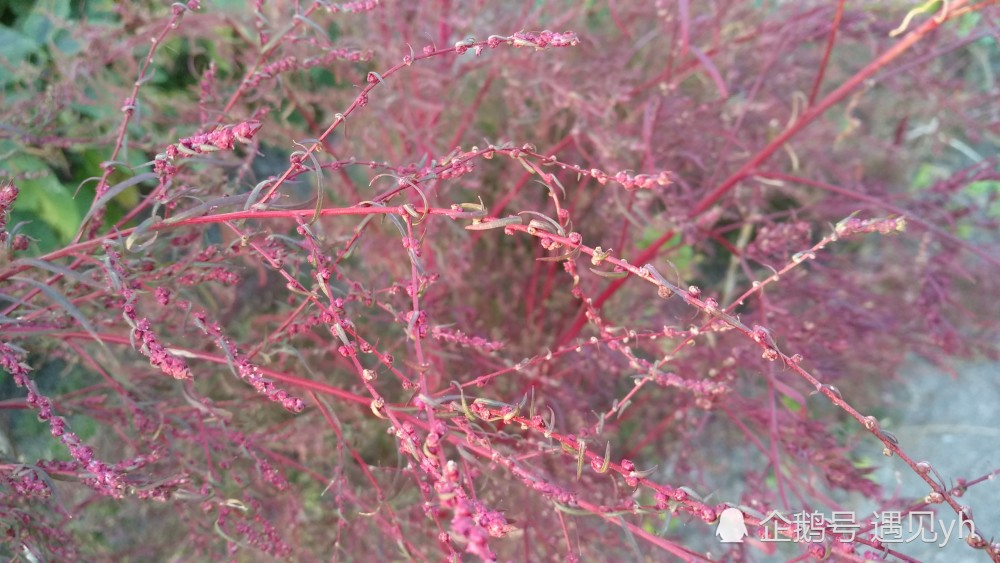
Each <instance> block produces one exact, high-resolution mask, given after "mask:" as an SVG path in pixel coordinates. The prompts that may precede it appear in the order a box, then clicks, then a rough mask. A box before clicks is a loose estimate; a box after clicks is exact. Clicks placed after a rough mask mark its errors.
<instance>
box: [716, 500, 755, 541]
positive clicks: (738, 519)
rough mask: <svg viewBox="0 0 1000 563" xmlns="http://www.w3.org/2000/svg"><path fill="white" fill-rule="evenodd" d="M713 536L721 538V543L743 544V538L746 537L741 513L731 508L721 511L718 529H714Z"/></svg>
mask: <svg viewBox="0 0 1000 563" xmlns="http://www.w3.org/2000/svg"><path fill="white" fill-rule="evenodd" d="M715 535H717V536H719V537H720V538H722V543H743V538H744V536H747V535H748V532H747V525H746V522H744V521H743V513H742V512H740V511H739V509H736V508H731V507H730V508H727V509H725V510H723V511H722V515H720V516H719V527H718V528H716V530H715Z"/></svg>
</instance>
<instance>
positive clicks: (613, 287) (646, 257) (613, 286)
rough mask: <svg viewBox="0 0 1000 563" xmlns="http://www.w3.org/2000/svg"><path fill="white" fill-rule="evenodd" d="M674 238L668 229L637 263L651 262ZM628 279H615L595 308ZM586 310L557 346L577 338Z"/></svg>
mask: <svg viewBox="0 0 1000 563" xmlns="http://www.w3.org/2000/svg"><path fill="white" fill-rule="evenodd" d="M672 238H674V231H667V232H666V233H664V234H663V236H661V237H660V238H658V239H656V240H655V241H653V244H650V245H649V247H647V248H646V250H644V251H643V252H642V253H641V254H639V256H637V257H636V258H635V262H636V263H637V264H645V263H647V262H649V261H650V260H652V259H653V258H654V257H655V256H656V253H657V252H659V251H660V247H662V246H663V245H664V244H666V243H667V241H669V240H670V239H672ZM626 281H628V278H622V279H620V280H615V281H613V282H612V283H611V285H609V286H608V288H607V289H605V290H604V292H602V293H601V294H600V295H599V296H597V299H594V309H600V308H601V307H602V306H603V305H604V303H605V302H607V300H608V299H611V298H612V297H613V296H614V294H615V293H616V292H617V291H618V290H619V289H621V287H622V286H623V285H625V282H626ZM585 310H586V309H585V308H584V307H583V306H581V307H580V311H579V312H578V313H577V314H576V319H574V320H573V324H572V325H570V327H569V329H567V330H566V332H564V333H563V335H562V336H560V337H559V340H557V341H556V342H557V345H556V347H557V348H561V347H563V346H565V345H566V343H568V342H569V341H571V340H573V339H574V338H576V336H577V335H578V334H580V331H581V330H583V326H584V325H585V324H586V323H587V317H586V315H585Z"/></svg>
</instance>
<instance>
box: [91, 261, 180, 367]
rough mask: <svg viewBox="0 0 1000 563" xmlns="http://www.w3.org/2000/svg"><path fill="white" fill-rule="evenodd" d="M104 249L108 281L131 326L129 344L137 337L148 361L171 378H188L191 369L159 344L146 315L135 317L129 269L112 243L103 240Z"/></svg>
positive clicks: (133, 293) (141, 352) (133, 291)
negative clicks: (117, 293)
mask: <svg viewBox="0 0 1000 563" xmlns="http://www.w3.org/2000/svg"><path fill="white" fill-rule="evenodd" d="M104 251H105V253H107V256H108V275H109V277H110V278H111V283H112V285H113V286H114V287H116V288H118V291H119V292H120V293H121V295H122V297H124V298H125V305H124V307H123V309H124V313H123V316H124V317H125V321H126V322H128V323H129V325H130V326H131V327H132V336H131V338H132V345H133V346H134V345H135V342H136V341H137V340H138V341H139V342H140V343H141V344H142V345H141V346H140V347H139V353H140V354H142V355H143V356H146V357H147V358H149V363H150V364H152V365H153V366H155V367H158V368H160V370H161V371H163V373H165V374H167V375H169V376H171V377H173V378H174V379H191V377H192V375H191V370H190V369H189V368H188V366H187V363H186V362H185V361H184V360H182V359H181V358H178V357H177V356H174V355H173V354H171V353H170V352H167V349H166V348H165V347H164V346H163V345H162V344H160V341H159V339H158V338H157V337H156V334H154V333H153V329H152V327H151V326H150V324H149V319H147V318H146V317H143V318H141V319H140V318H138V315H137V314H136V311H135V299H136V293H135V290H134V289H133V288H132V287H131V283H132V282H130V281H128V272H127V271H126V270H125V266H124V265H123V264H122V260H121V256H120V255H119V254H118V253H117V252H115V251H114V250H113V249H112V248H111V243H105V245H104ZM160 295H161V294H160V293H158V294H157V298H158V299H159V298H160Z"/></svg>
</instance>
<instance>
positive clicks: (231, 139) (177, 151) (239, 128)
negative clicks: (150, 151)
mask: <svg viewBox="0 0 1000 563" xmlns="http://www.w3.org/2000/svg"><path fill="white" fill-rule="evenodd" d="M260 128H261V122H260V121H257V120H249V121H244V122H242V123H237V124H236V125H229V126H226V127H220V128H219V129H216V130H215V131H211V132H209V133H200V134H198V135H195V136H193V137H186V138H184V139H181V140H180V141H178V142H177V143H175V144H173V145H170V146H169V147H167V150H166V151H165V152H163V153H162V154H158V155H156V160H155V161H154V163H153V171H154V172H156V175H157V176H158V177H160V178H163V177H167V176H173V175H174V174H176V173H177V167H176V166H174V165H173V162H174V161H175V160H179V159H182V158H189V157H192V156H195V155H199V154H206V153H211V152H216V151H220V150H233V147H235V146H236V141H239V142H241V143H249V142H250V140H251V139H253V136H254V135H255V134H257V131H258V130H259V129H260Z"/></svg>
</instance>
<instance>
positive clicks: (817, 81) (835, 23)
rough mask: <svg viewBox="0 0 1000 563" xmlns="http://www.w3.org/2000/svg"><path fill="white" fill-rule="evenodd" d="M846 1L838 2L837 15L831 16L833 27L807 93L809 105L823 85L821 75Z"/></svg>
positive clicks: (824, 71)
mask: <svg viewBox="0 0 1000 563" xmlns="http://www.w3.org/2000/svg"><path fill="white" fill-rule="evenodd" d="M846 2H847V0H840V2H839V3H838V4H837V13H836V14H834V16H833V25H831V26H830V36H829V37H828V38H827V40H826V52H825V53H823V61H822V62H821V63H820V64H819V71H818V72H816V79H815V80H814V81H813V86H812V91H811V92H809V105H810V106H812V105H813V104H814V103H816V96H817V95H819V86H820V84H822V83H823V75H824V74H825V73H826V65H827V64H828V63H829V62H830V53H832V52H833V44H834V42H836V40H837V29H839V28H840V18H841V17H843V15H844V4H845V3H846Z"/></svg>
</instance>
